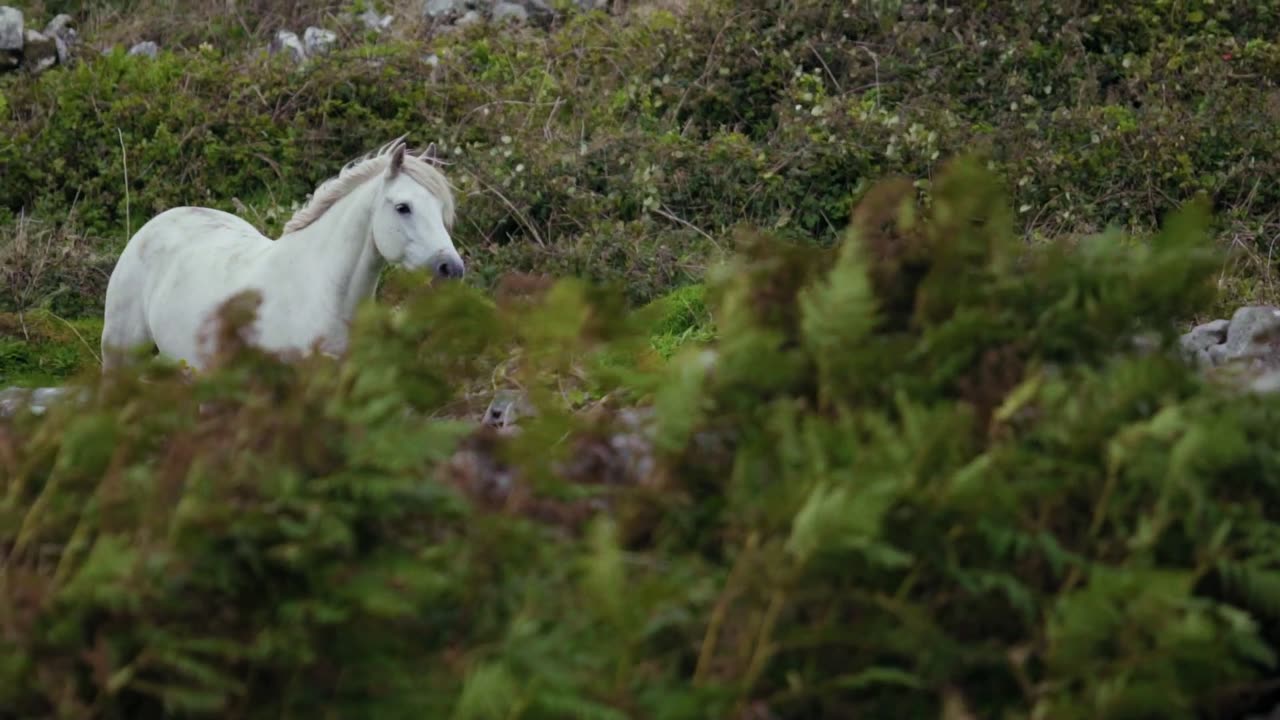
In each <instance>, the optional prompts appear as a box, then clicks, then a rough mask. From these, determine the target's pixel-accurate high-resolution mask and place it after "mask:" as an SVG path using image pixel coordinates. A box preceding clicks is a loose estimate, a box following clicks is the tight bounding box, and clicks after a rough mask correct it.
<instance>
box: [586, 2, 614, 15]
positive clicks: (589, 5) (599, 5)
mask: <svg viewBox="0 0 1280 720" xmlns="http://www.w3.org/2000/svg"><path fill="white" fill-rule="evenodd" d="M578 7H579V8H580V9H582V10H585V11H587V12H591V11H592V10H604V11H605V12H608V11H609V10H610V9H612V7H613V1H612V0H578Z"/></svg>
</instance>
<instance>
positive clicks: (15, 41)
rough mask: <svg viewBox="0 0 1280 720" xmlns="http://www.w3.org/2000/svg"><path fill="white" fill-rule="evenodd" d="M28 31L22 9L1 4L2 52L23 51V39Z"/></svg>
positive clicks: (0, 37)
mask: <svg viewBox="0 0 1280 720" xmlns="http://www.w3.org/2000/svg"><path fill="white" fill-rule="evenodd" d="M25 33H26V25H25V20H24V18H23V17H22V11H21V10H19V9H17V8H12V7H9V6H7V5H4V6H0V53H3V52H8V53H19V52H22V41H23V37H24V34H25Z"/></svg>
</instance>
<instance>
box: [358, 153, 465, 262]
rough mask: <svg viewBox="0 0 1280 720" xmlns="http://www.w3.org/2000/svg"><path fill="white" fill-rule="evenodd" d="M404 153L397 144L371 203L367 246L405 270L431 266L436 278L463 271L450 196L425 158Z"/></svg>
mask: <svg viewBox="0 0 1280 720" xmlns="http://www.w3.org/2000/svg"><path fill="white" fill-rule="evenodd" d="M430 152H431V150H430V149H428V151H427V153H424V154H423V156H422V157H418V156H414V155H406V154H405V146H404V143H402V142H400V141H397V142H396V144H395V147H394V149H393V150H392V151H391V153H390V155H389V157H390V161H389V162H388V163H387V169H386V172H385V173H384V174H383V178H382V187H381V188H380V189H379V191H378V196H377V198H376V199H375V200H374V207H373V222H372V229H373V243H374V246H375V247H376V248H377V249H378V253H379V254H381V255H382V257H384V258H386V260H387V262H389V263H392V264H395V265H400V266H401V267H404V268H407V269H409V270H420V269H422V268H431V271H432V272H433V273H435V275H436V277H439V278H450V279H456V278H461V277H462V275H463V273H464V272H465V271H466V268H465V266H464V265H463V263H462V257H461V256H460V255H459V254H458V251H457V249H455V248H454V246H453V239H452V238H451V237H450V236H449V228H450V227H451V226H452V225H453V194H452V191H451V190H450V189H449V183H448V181H447V180H445V177H444V175H443V174H441V173H440V171H438V170H436V169H435V167H434V166H433V164H432V163H431V162H430V161H429V160H428V159H427V157H426V156H427V155H428V154H429V153H430Z"/></svg>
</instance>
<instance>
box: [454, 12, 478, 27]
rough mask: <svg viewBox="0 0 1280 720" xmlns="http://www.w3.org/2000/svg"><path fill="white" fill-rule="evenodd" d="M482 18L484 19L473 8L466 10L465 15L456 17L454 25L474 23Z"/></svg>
mask: <svg viewBox="0 0 1280 720" xmlns="http://www.w3.org/2000/svg"><path fill="white" fill-rule="evenodd" d="M482 20H484V17H483V16H481V15H480V13H478V12H476V11H475V10H468V11H467V13H466V14H465V15H463V16H462V17H460V18H458V21H457V22H456V23H454V25H457V26H458V27H466V26H468V25H475V24H476V23H478V22H481V21H482Z"/></svg>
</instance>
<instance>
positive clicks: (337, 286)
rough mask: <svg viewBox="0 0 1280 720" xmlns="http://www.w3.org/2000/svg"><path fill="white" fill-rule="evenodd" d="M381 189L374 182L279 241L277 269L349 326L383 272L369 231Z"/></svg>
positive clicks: (380, 260) (365, 185)
mask: <svg viewBox="0 0 1280 720" xmlns="http://www.w3.org/2000/svg"><path fill="white" fill-rule="evenodd" d="M376 187H377V183H376V182H375V181H369V182H366V183H364V184H363V185H361V186H359V187H357V188H356V189H355V190H353V191H351V193H350V194H349V195H347V196H346V197H344V198H342V199H341V200H339V201H338V202H336V203H334V205H333V206H332V207H330V208H329V209H328V210H326V211H325V213H324V214H323V215H321V216H320V217H319V218H317V219H316V220H315V222H313V223H312V224H310V225H308V226H307V227H305V228H302V229H301V230H298V231H297V232H294V233H290V234H288V235H285V236H283V237H281V238H280V239H279V240H277V241H276V243H277V244H278V247H277V248H276V249H275V253H274V254H275V255H276V256H277V258H276V259H277V262H278V263H280V264H279V265H278V266H277V268H278V269H279V270H280V271H281V272H284V273H288V274H290V275H294V276H296V277H298V278H299V279H301V280H303V283H302V284H304V285H305V286H307V287H311V288H314V289H315V291H316V292H318V293H322V294H323V295H324V297H323V298H317V300H318V301H319V302H320V303H321V304H322V305H325V306H329V307H331V308H332V309H333V310H335V311H337V312H338V313H339V315H340V317H341V319H342V320H344V321H345V320H349V319H350V318H351V316H352V315H353V314H354V313H355V309H356V306H357V305H359V304H360V302H362V301H363V300H365V299H367V298H369V297H371V296H372V295H373V292H374V289H375V287H376V285H377V281H378V273H379V272H380V271H381V270H382V265H383V260H382V256H381V255H379V254H378V251H377V249H376V248H375V247H374V246H373V238H372V234H371V233H370V228H369V226H370V221H371V218H372V209H371V203H372V201H373V198H374V192H375V188H376Z"/></svg>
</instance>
